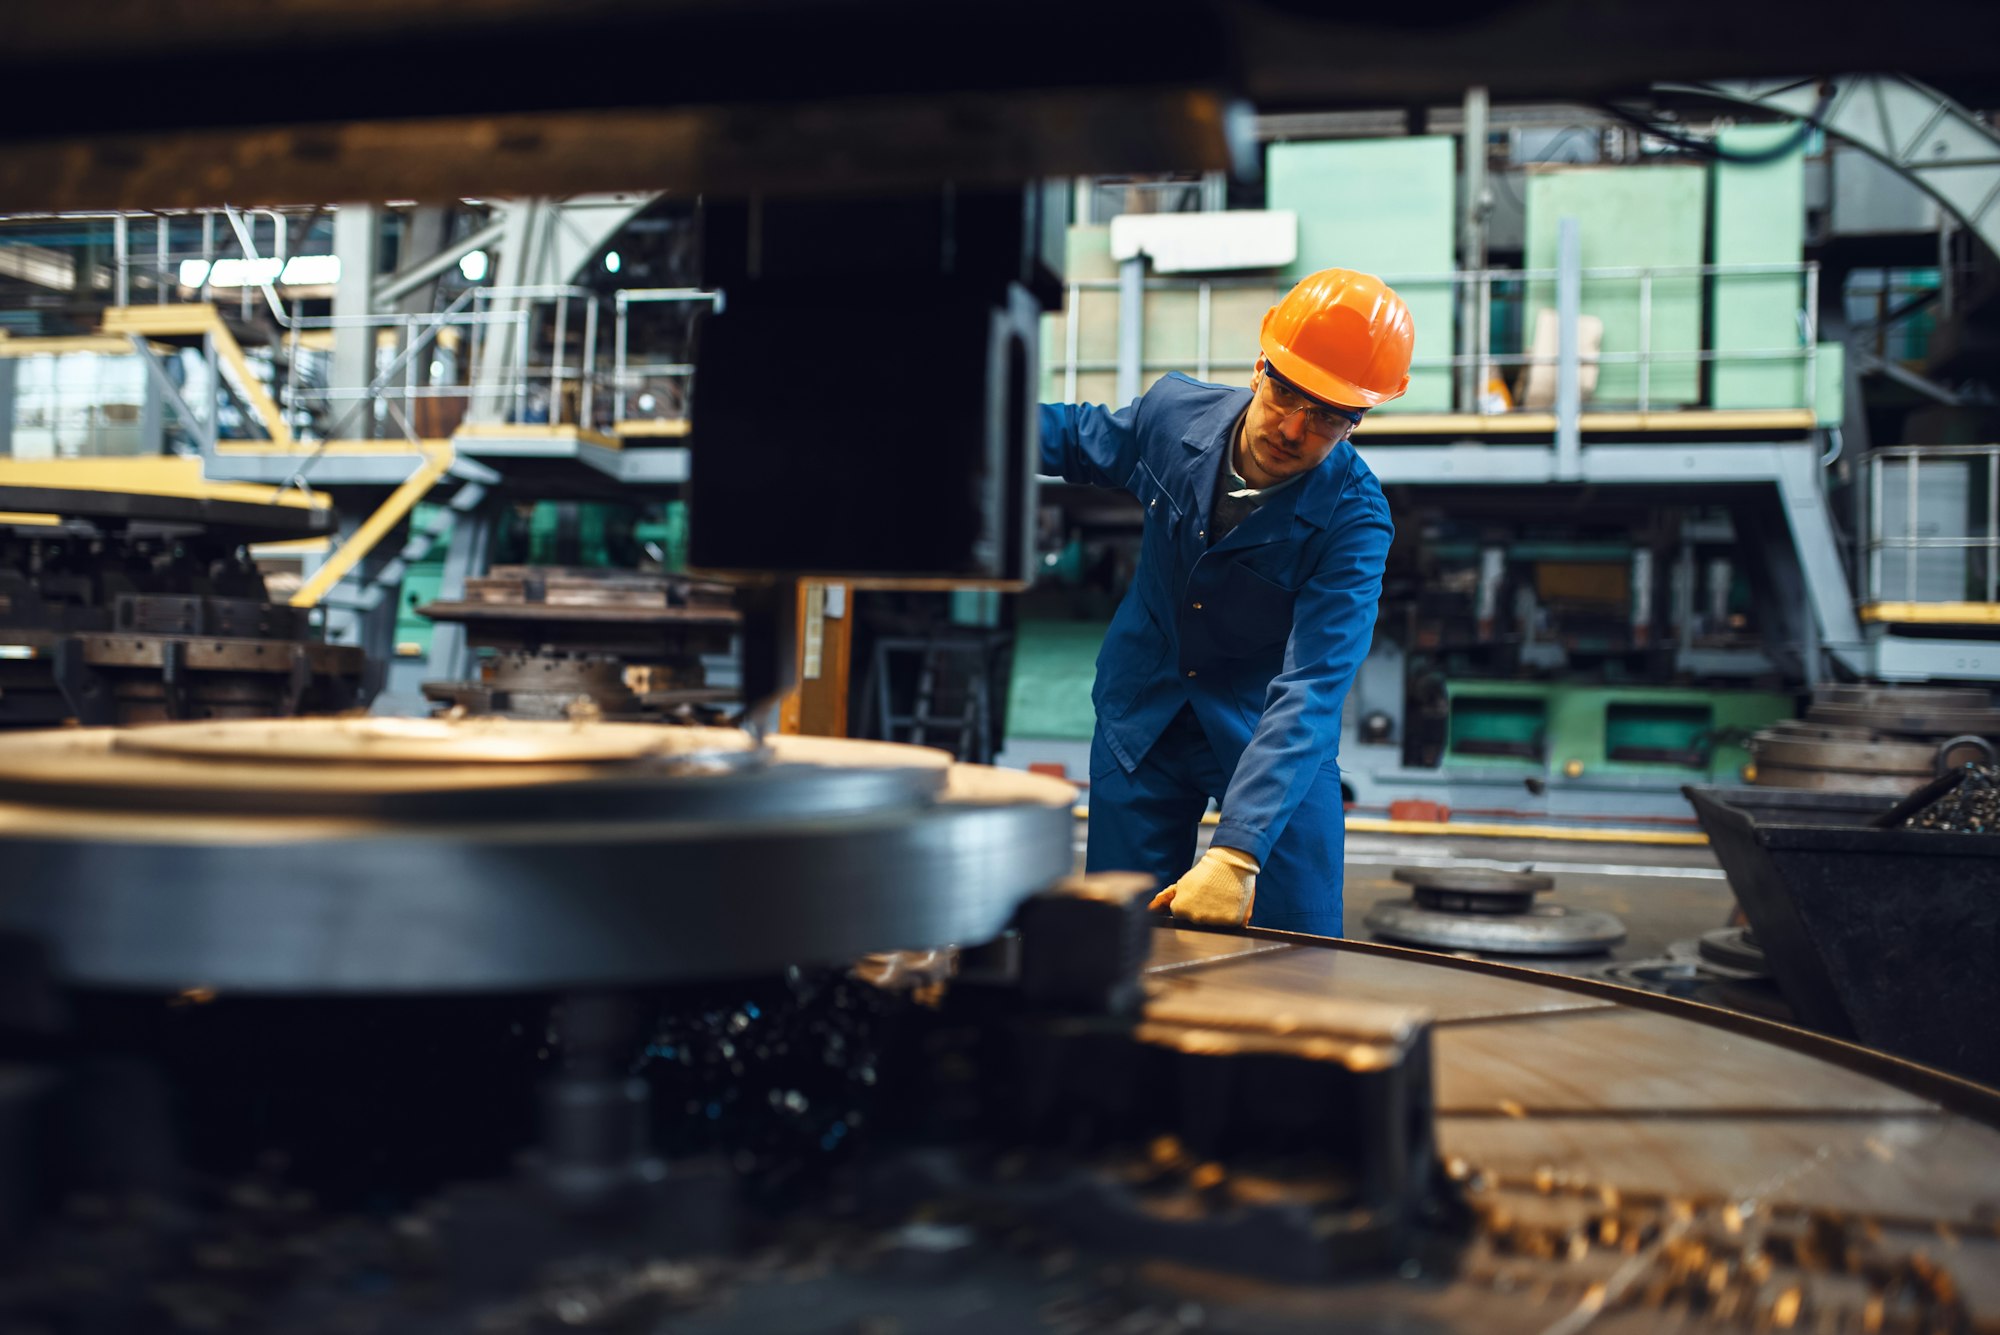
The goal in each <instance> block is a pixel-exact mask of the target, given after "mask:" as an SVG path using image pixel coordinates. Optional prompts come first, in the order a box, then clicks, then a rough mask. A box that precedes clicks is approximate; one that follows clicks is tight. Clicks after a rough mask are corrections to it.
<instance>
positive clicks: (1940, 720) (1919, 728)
mask: <svg viewBox="0 0 2000 1335" xmlns="http://www.w3.org/2000/svg"><path fill="white" fill-rule="evenodd" d="M1806 712H1807V714H1808V716H1809V717H1811V718H1812V719H1813V720H1814V721H1815V722H1825V723H1832V724H1844V725H1848V726H1852V727H1861V728H1873V729H1874V730H1875V731H1877V732H1885V733H1890V734H1892V735H1894V736H1897V737H1919V738H1922V737H1954V736H1958V735H1960V734H1963V733H1971V734H1973V735H1974V736H1979V737H1992V736H2000V710H1996V709H1992V708H1989V707H1982V708H1979V709H1956V708H1950V709H1947V708H1939V707H1936V706H1932V705H1920V704H1911V705H1905V706H1889V705H1884V706H1879V707H1874V708H1868V707H1862V706H1856V705H1814V706H1813V707H1812V708H1811V709H1809V710H1807V711H1806Z"/></svg>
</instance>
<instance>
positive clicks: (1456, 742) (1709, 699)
mask: <svg viewBox="0 0 2000 1335" xmlns="http://www.w3.org/2000/svg"><path fill="white" fill-rule="evenodd" d="M1445 693H1446V696H1447V698H1448V700H1449V702H1450V710H1451V715H1450V727H1449V732H1448V734H1447V740H1446V743H1445V767H1446V768H1448V769H1451V770H1460V769H1463V770H1465V771H1467V772H1468V773H1469V774H1478V773H1480V772H1481V771H1484V772H1485V773H1486V774H1488V775H1492V774H1493V773H1494V772H1495V771H1499V772H1502V773H1506V772H1513V773H1518V774H1520V775H1522V776H1524V777H1526V776H1529V775H1549V776H1555V775H1561V776H1562V777H1564V778H1566V779H1577V778H1581V777H1583V776H1584V775H1593V776H1598V775H1622V776H1628V777H1631V778H1638V779H1643V778H1669V777H1672V778H1676V779H1679V780H1681V781H1685V782H1689V783H1725V784H1727V783H1741V782H1743V781H1744V779H1745V778H1746V770H1747V767H1748V766H1749V765H1750V763H1751V762H1750V753H1749V752H1748V751H1747V750H1745V749H1744V742H1745V740H1746V739H1747V738H1748V737H1749V735H1750V734H1751V733H1752V732H1754V731H1756V730H1757V729H1758V728H1761V727H1764V726H1766V725H1767V724H1771V723H1775V722H1777V721H1778V720H1780V719H1787V718H1790V717H1792V715H1793V712H1794V704H1795V702H1794V699H1793V697H1792V696H1791V695H1789V694H1783V693H1778V692H1772V691H1742V690H1710V689H1703V688H1700V687H1690V686H1586V685H1578V684H1572V683H1566V682H1537V681H1464V680H1459V681H1450V682H1447V683H1446V686H1445Z"/></svg>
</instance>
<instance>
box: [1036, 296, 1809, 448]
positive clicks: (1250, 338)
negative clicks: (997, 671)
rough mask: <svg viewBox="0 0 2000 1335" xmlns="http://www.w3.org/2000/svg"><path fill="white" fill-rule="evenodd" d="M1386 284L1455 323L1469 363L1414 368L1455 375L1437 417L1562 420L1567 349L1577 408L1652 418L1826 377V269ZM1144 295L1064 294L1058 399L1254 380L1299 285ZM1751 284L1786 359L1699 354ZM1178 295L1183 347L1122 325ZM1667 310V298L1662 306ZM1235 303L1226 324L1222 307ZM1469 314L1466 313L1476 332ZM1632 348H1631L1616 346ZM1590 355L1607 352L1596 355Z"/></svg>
mask: <svg viewBox="0 0 2000 1335" xmlns="http://www.w3.org/2000/svg"><path fill="white" fill-rule="evenodd" d="M1384 278H1385V281H1387V282H1388V283H1389V284H1390V285H1391V286H1392V287H1394V288H1396V290H1397V291H1398V292H1399V293H1401V294H1402V295H1403V296H1404V297H1405V299H1406V300H1409V301H1410V302H1411V303H1412V305H1414V306H1418V307H1420V308H1423V309H1425V311H1426V315H1427V316H1428V317H1429V318H1442V319H1445V320H1447V321H1449V322H1451V324H1452V325H1453V327H1454V330H1455V332H1456V333H1457V334H1458V338H1457V340H1456V344H1455V346H1457V347H1458V349H1459V350H1458V351H1456V352H1453V353H1451V354H1448V355H1442V356H1440V355H1429V356H1420V357H1418V358H1416V359H1415V360H1414V361H1413V363H1412V365H1411V370H1412V373H1413V375H1415V376H1417V377H1418V378H1419V379H1421V378H1422V377H1423V376H1424V374H1425V373H1426V372H1432V373H1437V372H1448V373H1449V379H1450V388H1449V392H1448V396H1447V397H1448V404H1440V405H1439V410H1440V411H1442V410H1444V409H1445V408H1446V407H1447V406H1448V407H1449V409H1450V410H1451V411H1455V412H1459V413H1473V414H1478V415H1483V416H1505V415H1507V414H1510V413H1518V412H1524V411H1540V412H1547V411H1550V410H1552V409H1554V410H1558V411H1559V410H1560V406H1561V405H1560V404H1559V402H1558V401H1557V399H1558V396H1557V394H1556V387H1557V383H1558V380H1559V379H1560V370H1561V366H1562V362H1563V360H1564V351H1563V349H1564V347H1565V346H1566V345H1567V346H1573V347H1574V349H1575V351H1574V360H1575V363H1576V365H1577V367H1578V372H1579V384H1580V397H1581V398H1587V399H1588V400H1589V401H1590V406H1591V407H1592V408H1593V409H1600V408H1620V409H1636V410H1637V411H1639V412H1650V411H1653V410H1655V409H1667V408H1686V407H1700V406H1703V403H1704V398H1705V395H1704V392H1703V391H1704V387H1703V385H1702V383H1701V381H1702V375H1701V371H1700V368H1702V367H1704V366H1737V365H1751V364H1765V365H1770V364H1778V365H1789V366H1794V367H1796V368H1798V369H1797V372H1796V374H1795V376H1793V377H1787V379H1788V380H1790V381H1791V383H1789V384H1787V385H1784V386H1782V387H1780V388H1778V389H1775V390H1770V391H1767V393H1768V395H1769V397H1771V398H1772V399H1773V400H1774V401H1772V402H1769V403H1768V404H1764V405H1760V406H1768V407H1772V408H1799V409H1809V408H1811V407H1812V406H1813V405H1814V403H1815V402H1816V389H1817V380H1818V375H1819V371H1820V367H1819V364H1818V363H1819V323H1820V320H1819V266H1818V265H1817V264H1813V263H1792V264H1703V265H1685V266H1655V267H1640V266H1623V267H1615V268H1613V267H1600V268H1583V267H1581V266H1578V267H1577V268H1575V269H1574V270H1570V271H1567V272H1566V271H1565V269H1564V268H1562V267H1558V268H1552V269H1525V268H1524V269H1483V270H1467V271H1464V272H1458V273H1449V274H1400V275H1398V274H1389V275H1384ZM1566 280H1567V281H1568V282H1573V283H1574V284H1575V290H1576V293H1577V298H1576V303H1575V309H1574V311H1573V313H1572V318H1573V320H1574V322H1575V323H1574V325H1573V326H1572V330H1573V334H1574V336H1573V337H1572V338H1570V339H1565V338H1564V337H1563V326H1564V324H1565V318H1564V309H1563V306H1564V303H1563V302H1562V300H1561V297H1562V290H1563V288H1564V287H1565V286H1566V285H1567V283H1566ZM1132 283H1133V279H1132V277H1130V276H1129V271H1128V274H1127V275H1124V276H1121V277H1118V278H1098V279H1081V280H1072V281H1070V282H1069V283H1068V285H1067V287H1068V299H1067V301H1066V303H1065V308H1064V312H1063V319H1062V327H1061V336H1060V338H1059V339H1058V340H1054V341H1053V342H1054V346H1051V347H1046V348H1044V352H1043V356H1044V369H1045V371H1046V372H1047V374H1048V376H1049V384H1048V390H1049V391H1050V392H1051V393H1052V394H1054V395H1055V396H1058V397H1060V398H1061V399H1063V400H1064V401H1065V402H1072V403H1073V402H1076V401H1078V398H1079V396H1080V395H1081V394H1083V392H1084V390H1085V389H1086V388H1092V386H1091V385H1090V383H1089V380H1088V379H1087V378H1094V379H1095V382H1096V385H1095V388H1099V389H1101V390H1102V391H1103V397H1104V398H1107V399H1117V400H1119V401H1122V400H1123V398H1124V393H1123V392H1122V391H1121V390H1117V389H1113V388H1111V385H1110V384H1108V383H1107V380H1106V378H1107V377H1115V378H1116V379H1117V380H1118V381H1122V382H1124V384H1125V385H1126V386H1128V387H1130V386H1133V385H1134V384H1136V385H1137V387H1139V388H1143V385H1144V383H1145V382H1147V381H1149V380H1150V379H1151V378H1152V377H1153V376H1154V375H1156V374H1159V373H1164V372H1166V371H1176V370H1177V371H1186V372H1189V373H1191V374H1193V375H1194V376H1195V377H1196V378H1197V379H1210V378H1214V377H1217V376H1229V377H1233V378H1239V379H1241V378H1245V377H1247V376H1248V374H1249V372H1250V370H1251V368H1252V367H1253V366H1254V365H1255V357H1256V351H1257V338H1256V324H1255V318H1256V317H1258V316H1261V314H1262V312H1263V309H1264V308H1265V307H1267V306H1269V305H1271V304H1274V303H1275V302H1276V301H1277V300H1278V299H1279V297H1281V296H1282V295H1283V294H1284V292H1285V290H1286V288H1287V287H1288V286H1289V284H1288V283H1287V282H1286V281H1284V280H1281V279H1277V278H1273V277H1268V276H1257V277H1240V278H1239V277H1213V278H1169V277H1145V278H1143V288H1142V290H1141V292H1139V293H1137V294H1134V293H1133V292H1131V291H1130V288H1131V285H1132ZM1753 286H1754V287H1755V288H1756V289H1757V290H1756V299H1757V300H1759V301H1762V302H1764V303H1767V308H1768V307H1770V306H1775V307H1778V308H1780V309H1782V310H1783V311H1784V312H1785V313H1786V314H1788V315H1789V317H1790V324H1791V326H1792V330H1793V336H1792V337H1791V338H1790V339H1787V340H1786V341H1785V342H1784V343H1783V344H1782V345H1780V346H1771V347H1740V346H1729V347H1715V346H1703V345H1702V339H1701V330H1702V326H1703V322H1702V320H1701V309H1702V306H1703V304H1704V303H1708V302H1713V301H1714V300H1716V299H1717V297H1718V295H1727V296H1728V297H1729V298H1730V299H1732V300H1738V299H1739V294H1740V293H1742V292H1744V291H1745V290H1746V289H1749V288H1752V287H1753ZM1732 289H1734V290H1732ZM1773 289H1782V291H1778V290H1773ZM1098 293H1104V294H1114V293H1115V294H1118V295H1119V296H1120V297H1122V298H1123V299H1124V300H1123V301H1122V302H1118V303H1114V302H1111V301H1108V300H1105V299H1104V298H1102V297H1099V298H1096V299H1095V300H1092V299H1091V294H1098ZM1172 294H1184V295H1185V296H1186V297H1188V298H1191V301H1192V306H1193V311H1192V318H1191V324H1192V328H1191V329H1189V328H1188V327H1187V325H1186V323H1185V322H1179V323H1177V322H1176V321H1177V320H1180V319H1182V317H1174V318H1169V319H1166V320H1165V321H1164V323H1165V324H1166V325H1167V333H1168V338H1167V339H1163V340H1161V341H1162V342H1165V341H1169V340H1170V341H1171V342H1172V343H1173V344H1174V346H1173V347H1171V348H1165V349H1163V348H1149V347H1147V346H1146V345H1145V339H1144V337H1143V332H1141V333H1140V334H1139V336H1138V337H1136V338H1135V336H1134V330H1133V329H1130V328H1128V327H1127V326H1128V323H1129V322H1128V321H1126V320H1125V318H1124V313H1123V312H1124V311H1131V310H1138V311H1140V312H1142V313H1144V312H1145V311H1146V303H1147V302H1148V301H1151V300H1155V299H1156V298H1157V296H1158V295H1167V296H1168V298H1169V300H1171V299H1172ZM1135 296H1136V297H1137V300H1135V299H1134V297H1135ZM1663 296H1664V297H1667V298H1669V299H1670V300H1669V301H1668V302H1665V303H1663V301H1662V297H1663ZM1496 301H1498V302H1500V303H1502V304H1503V305H1511V306H1513V307H1515V308H1516V309H1518V310H1519V311H1520V313H1521V314H1522V316H1523V317H1525V318H1523V319H1521V320H1520V321H1519V327H1518V329H1515V330H1514V331H1513V333H1514V337H1513V338H1512V340H1511V341H1501V340H1496V339H1495V338H1494V337H1493V333H1492V331H1493V325H1494V311H1495V304H1496ZM1225 304H1226V305H1227V307H1228V310H1227V312H1226V314H1225V313H1224V312H1223V310H1222V309H1221V308H1222V307H1223V306H1224V305H1225ZM1663 305H1670V306H1671V308H1672V311H1673V319H1672V324H1673V325H1674V326H1675V327H1673V328H1671V329H1668V330H1666V331H1665V332H1664V334H1663V331H1662V329H1661V324H1662V319H1661V313H1662V308H1663ZM1121 306H1122V308H1123V310H1121V309H1120V308H1121ZM1430 312H1436V313H1437V314H1436V315H1430V314H1429V313H1430ZM1464 312H1469V313H1470V321H1469V324H1470V330H1469V331H1468V330H1467V329H1466V327H1465V326H1466V324H1467V323H1468V321H1467V320H1466V318H1465V316H1464V314H1462V313H1464ZM1093 313H1094V314H1095V318H1096V319H1097V320H1100V321H1108V322H1109V323H1110V325H1111V327H1112V335H1111V337H1110V338H1108V339H1107V338H1105V337H1103V336H1102V334H1101V333H1100V332H1099V331H1095V330H1092V329H1090V327H1089V326H1090V324H1091V322H1092V316H1093ZM1155 323H1156V324H1157V323H1161V322H1160V321H1156V322H1155ZM1593 326H1594V330H1593ZM1218 329H1220V332H1221V333H1222V336H1223V337H1224V338H1226V339H1227V341H1228V346H1227V347H1226V348H1224V349H1221V350H1218V347H1217V334H1218ZM1468 332H1469V333H1470V337H1467V336H1466V335H1467V333H1468ZM1627 342H1629V344H1630V346H1623V347H1621V346H1617V344H1619V343H1627ZM1592 343H1596V344H1597V346H1595V347H1592V346H1587V345H1589V344H1592ZM1107 344H1109V345H1110V347H1109V349H1107V348H1106V345H1107ZM1087 346H1094V347H1095V349H1096V351H1097V353H1098V355H1094V356H1090V355H1086V347H1087ZM1107 351H1108V355H1106V353H1107ZM1190 353H1191V355H1189V354H1190ZM1510 373H1511V383H1509V375H1510ZM1496 381H1497V382H1498V383H1497V384H1496ZM1593 381H1594V382H1595V383H1594V384H1593V383H1592V382H1593ZM1133 392H1136V389H1134V391H1133ZM1085 396H1086V397H1088V396H1087V395H1085Z"/></svg>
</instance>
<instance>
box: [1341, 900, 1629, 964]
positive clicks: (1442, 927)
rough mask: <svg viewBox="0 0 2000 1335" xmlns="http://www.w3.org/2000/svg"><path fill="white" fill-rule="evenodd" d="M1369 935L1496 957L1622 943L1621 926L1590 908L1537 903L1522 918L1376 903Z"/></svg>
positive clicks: (1589, 951)
mask: <svg viewBox="0 0 2000 1335" xmlns="http://www.w3.org/2000/svg"><path fill="white" fill-rule="evenodd" d="M1367 924H1368V930H1369V931H1370V932H1372V933H1374V934H1375V935H1376V936H1378V937H1380V938H1382V939H1383V940H1385V941H1398V942H1401V943H1403V944H1405V945H1412V946H1426V947H1429V948H1430V949H1433V950H1473V951H1479V952H1481V953H1486V954H1496V955H1594V954H1596V953H1598V952H1599V951H1603V950H1609V949H1610V948H1611V947H1613V946H1615V945H1617V944H1618V943H1619V942H1620V941H1623V940H1624V939H1625V924H1624V923H1622V922H1620V921H1618V919H1617V918H1614V917H1613V916H1612V915H1610V914H1609V913H1600V912H1598V911H1596V910H1594V909H1571V908H1564V907H1563V906H1562V905H1560V904H1538V905H1536V906H1534V907H1533V908H1530V909H1529V910H1528V911H1527V912H1525V913H1515V914H1465V913H1440V912H1438V911H1436V910H1434V909H1428V908H1424V907H1423V906H1422V905H1419V904H1414V903H1410V902H1408V901H1402V902H1392V903H1385V904H1377V905H1376V906H1375V907H1374V908H1372V909H1370V910H1369V911H1368V918H1367Z"/></svg>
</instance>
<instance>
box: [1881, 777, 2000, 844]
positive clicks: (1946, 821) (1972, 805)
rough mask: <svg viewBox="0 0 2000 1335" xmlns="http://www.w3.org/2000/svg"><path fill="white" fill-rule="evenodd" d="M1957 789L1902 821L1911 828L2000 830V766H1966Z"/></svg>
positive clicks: (1960, 831)
mask: <svg viewBox="0 0 2000 1335" xmlns="http://www.w3.org/2000/svg"><path fill="white" fill-rule="evenodd" d="M1965 771H1966V773H1965V777H1964V778H1963V779H1961V780H1960V781H1959V784H1958V786H1957V787H1956V788H1954V789H1952V790H1951V791H1950V792H1948V793H1946V794H1945V795H1944V796H1943V797H1940V798H1939V799H1938V800H1937V801H1935V802H1933V803H1931V804H1930V805H1929V806H1928V807H1925V808H1924V809H1923V810H1922V811H1919V812H1918V813H1917V814H1916V815H1914V816H1912V817H1910V818H1909V819H1908V820H1907V821H1904V822H1903V825H1904V828H1906V829H1912V830H1947V831H1952V832H1955V833H1958V834H1994V833H2000V765H1967V766H1966V767H1965Z"/></svg>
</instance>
